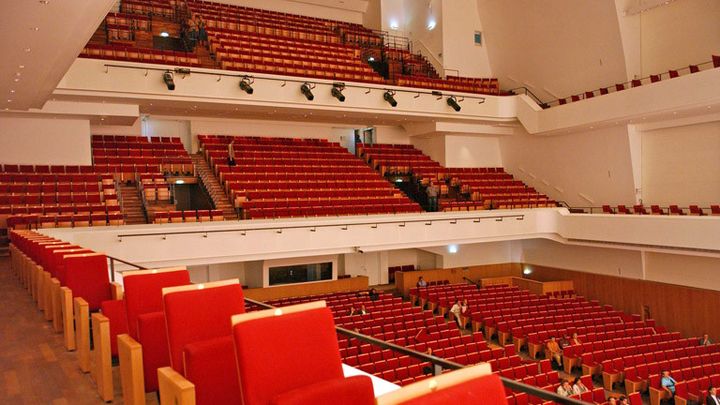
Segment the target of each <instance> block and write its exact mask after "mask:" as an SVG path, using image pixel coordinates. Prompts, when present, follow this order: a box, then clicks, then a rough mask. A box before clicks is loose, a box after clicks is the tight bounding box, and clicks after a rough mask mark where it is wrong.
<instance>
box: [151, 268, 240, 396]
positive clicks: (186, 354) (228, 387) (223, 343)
mask: <svg viewBox="0 0 720 405" xmlns="http://www.w3.org/2000/svg"><path fill="white" fill-rule="evenodd" d="M163 302H164V313H165V322H166V325H167V336H168V343H169V348H170V365H171V367H172V368H173V369H174V370H175V371H176V372H178V373H180V374H181V375H183V376H184V377H185V378H186V379H188V380H189V381H190V382H192V383H193V384H194V385H195V398H196V403H197V404H199V405H204V404H224V403H233V402H237V400H238V398H240V385H239V380H238V375H237V366H236V365H235V356H234V350H233V342H232V336H231V334H232V328H231V324H230V318H231V316H232V315H234V314H240V313H244V312H245V302H244V299H243V293H242V289H241V288H240V284H239V282H238V281H237V280H226V281H217V282H212V283H206V284H198V285H192V286H183V287H170V288H165V289H163Z"/></svg>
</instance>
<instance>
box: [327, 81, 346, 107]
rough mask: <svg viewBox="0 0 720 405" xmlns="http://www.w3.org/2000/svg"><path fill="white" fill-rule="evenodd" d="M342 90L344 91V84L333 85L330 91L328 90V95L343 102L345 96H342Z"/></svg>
mask: <svg viewBox="0 0 720 405" xmlns="http://www.w3.org/2000/svg"><path fill="white" fill-rule="evenodd" d="M343 90H345V83H333V87H332V90H330V93H331V94H332V96H333V97H335V98H336V99H338V100H340V102H341V103H342V102H344V101H345V95H344V94H342V92H343Z"/></svg>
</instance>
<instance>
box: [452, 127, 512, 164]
mask: <svg viewBox="0 0 720 405" xmlns="http://www.w3.org/2000/svg"><path fill="white" fill-rule="evenodd" d="M502 165H503V162H502V156H501V154H500V140H499V139H498V138H497V137H490V136H455V135H446V136H445V166H446V167H502Z"/></svg>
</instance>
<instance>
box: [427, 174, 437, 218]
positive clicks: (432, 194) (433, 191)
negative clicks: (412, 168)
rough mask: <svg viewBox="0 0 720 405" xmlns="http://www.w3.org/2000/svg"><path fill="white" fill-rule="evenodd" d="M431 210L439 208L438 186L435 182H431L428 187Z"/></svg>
mask: <svg viewBox="0 0 720 405" xmlns="http://www.w3.org/2000/svg"><path fill="white" fill-rule="evenodd" d="M427 196H428V205H429V211H437V210H438V187H437V186H436V185H435V183H434V182H432V181H431V182H430V184H429V185H428V187H427Z"/></svg>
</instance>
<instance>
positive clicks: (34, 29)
mask: <svg viewBox="0 0 720 405" xmlns="http://www.w3.org/2000/svg"><path fill="white" fill-rule="evenodd" d="M30 31H40V27H30Z"/></svg>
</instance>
